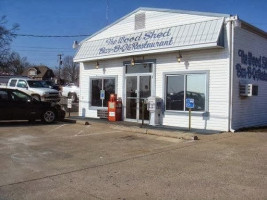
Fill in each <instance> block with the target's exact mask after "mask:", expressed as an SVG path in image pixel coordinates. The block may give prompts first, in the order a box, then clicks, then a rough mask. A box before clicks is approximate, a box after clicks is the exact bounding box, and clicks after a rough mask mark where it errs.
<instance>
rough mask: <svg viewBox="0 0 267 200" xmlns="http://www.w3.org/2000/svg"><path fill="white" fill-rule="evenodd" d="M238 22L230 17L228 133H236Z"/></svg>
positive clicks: (235, 17)
mask: <svg viewBox="0 0 267 200" xmlns="http://www.w3.org/2000/svg"><path fill="white" fill-rule="evenodd" d="M237 20H238V17H237V16H233V17H230V18H229V20H228V21H227V22H229V23H230V28H229V29H230V37H229V40H230V42H229V45H230V47H229V50H230V58H229V107H228V131H230V132H235V130H234V129H233V128H232V117H233V74H234V27H235V22H236V21H237Z"/></svg>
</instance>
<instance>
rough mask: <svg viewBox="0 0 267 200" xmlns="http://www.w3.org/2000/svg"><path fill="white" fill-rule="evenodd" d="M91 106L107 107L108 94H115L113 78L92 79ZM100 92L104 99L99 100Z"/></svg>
mask: <svg viewBox="0 0 267 200" xmlns="http://www.w3.org/2000/svg"><path fill="white" fill-rule="evenodd" d="M91 86H92V87H91V105H92V106H97V107H107V106H108V101H109V96H110V94H114V93H115V78H92V79H91ZM101 90H102V91H103V92H104V94H105V98H104V99H101V98H100V94H101Z"/></svg>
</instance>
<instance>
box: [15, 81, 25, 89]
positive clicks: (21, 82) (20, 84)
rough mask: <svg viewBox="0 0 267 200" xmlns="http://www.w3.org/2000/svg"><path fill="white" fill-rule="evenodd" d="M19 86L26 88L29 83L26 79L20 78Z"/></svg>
mask: <svg viewBox="0 0 267 200" xmlns="http://www.w3.org/2000/svg"><path fill="white" fill-rule="evenodd" d="M17 86H18V87H21V88H26V87H27V83H26V81H23V80H19V81H18V84H17Z"/></svg>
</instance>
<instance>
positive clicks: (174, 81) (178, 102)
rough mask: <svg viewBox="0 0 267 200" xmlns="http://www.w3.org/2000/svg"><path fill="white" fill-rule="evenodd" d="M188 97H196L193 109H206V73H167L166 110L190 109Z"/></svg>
mask: <svg viewBox="0 0 267 200" xmlns="http://www.w3.org/2000/svg"><path fill="white" fill-rule="evenodd" d="M186 98H190V99H194V104H195V107H194V108H193V109H192V110H193V111H205V110H206V105H205V101H206V98H207V93H206V74H177V75H176V74H175V75H166V96H165V101H166V110H173V111H186V110H188V109H187V108H186V107H185V99H186Z"/></svg>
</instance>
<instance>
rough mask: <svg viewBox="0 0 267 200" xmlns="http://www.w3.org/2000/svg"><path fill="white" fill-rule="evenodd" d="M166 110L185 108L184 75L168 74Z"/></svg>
mask: <svg viewBox="0 0 267 200" xmlns="http://www.w3.org/2000/svg"><path fill="white" fill-rule="evenodd" d="M166 110H184V76H183V75H179V76H167V89H166Z"/></svg>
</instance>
